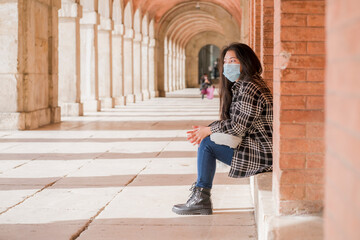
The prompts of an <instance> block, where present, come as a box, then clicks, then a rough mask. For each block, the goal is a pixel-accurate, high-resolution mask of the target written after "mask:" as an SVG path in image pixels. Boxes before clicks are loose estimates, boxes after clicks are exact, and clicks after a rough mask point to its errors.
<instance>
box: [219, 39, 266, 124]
mask: <svg viewBox="0 0 360 240" xmlns="http://www.w3.org/2000/svg"><path fill="white" fill-rule="evenodd" d="M231 50H232V51H234V52H235V54H236V57H237V59H239V61H240V64H241V67H242V70H241V74H240V80H242V81H252V80H253V79H258V78H261V73H262V67H261V63H260V61H259V58H258V57H257V56H256V54H255V53H254V51H253V50H252V49H251V48H250V47H249V46H248V45H246V44H243V43H232V44H230V45H229V46H227V47H225V48H223V50H222V52H221V56H220V63H219V71H220V119H221V120H225V119H229V118H230V113H229V111H230V104H231V101H232V92H231V87H232V86H233V85H234V83H232V82H230V81H229V80H227V78H226V77H225V76H224V74H223V65H224V58H225V55H226V53H227V52H228V51H231Z"/></svg>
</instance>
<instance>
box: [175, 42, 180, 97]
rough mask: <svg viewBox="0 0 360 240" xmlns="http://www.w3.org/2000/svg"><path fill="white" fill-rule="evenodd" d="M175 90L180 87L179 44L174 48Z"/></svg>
mask: <svg viewBox="0 0 360 240" xmlns="http://www.w3.org/2000/svg"><path fill="white" fill-rule="evenodd" d="M176 75H177V77H176V90H179V89H181V87H180V81H181V68H180V46H177V48H176Z"/></svg>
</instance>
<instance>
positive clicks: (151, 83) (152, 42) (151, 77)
mask: <svg viewBox="0 0 360 240" xmlns="http://www.w3.org/2000/svg"><path fill="white" fill-rule="evenodd" d="M155 46H156V42H155V39H154V38H150V41H149V91H150V97H151V98H154V97H157V96H158V95H159V93H158V92H157V90H156V84H157V83H156V78H155V76H156V72H155V69H156V62H155Z"/></svg>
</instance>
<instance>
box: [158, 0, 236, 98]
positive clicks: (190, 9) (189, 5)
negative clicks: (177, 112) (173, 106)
mask: <svg viewBox="0 0 360 240" xmlns="http://www.w3.org/2000/svg"><path fill="white" fill-rule="evenodd" d="M174 1H177V0H174ZM229 2H230V1H229ZM195 4H196V2H193V1H191V2H187V1H186V2H185V1H181V2H179V3H178V4H177V5H176V6H174V7H173V8H171V9H170V10H169V11H168V12H166V13H164V14H163V15H162V18H161V19H160V22H159V23H158V24H157V25H156V26H155V27H156V28H155V36H156V39H157V45H158V47H157V48H156V50H157V56H166V53H167V58H166V57H161V58H158V59H157V66H158V67H157V80H158V82H157V83H158V90H159V94H160V96H163V95H165V92H166V84H169V85H170V86H168V87H171V84H172V83H173V81H174V79H173V76H174V75H173V74H172V73H173V71H175V72H176V74H177V75H176V76H175V77H176V79H179V77H180V79H181V81H182V82H181V83H180V85H181V86H184V82H186V83H188V82H191V81H193V79H194V78H195V79H196V83H197V73H198V69H197V64H195V65H194V62H196V63H197V53H198V51H199V50H200V48H199V49H196V56H193V55H192V54H190V58H191V60H190V61H188V56H187V50H186V49H187V46H188V45H190V44H193V45H194V44H195V45H196V46H197V44H196V43H195V42H194V41H193V39H194V38H196V37H197V36H207V37H210V38H211V39H212V40H214V39H216V40H217V41H218V39H222V40H221V41H222V42H221V44H216V45H217V46H223V45H226V44H227V43H230V42H233V41H239V40H240V30H241V28H240V27H239V25H238V23H237V21H236V20H235V19H234V17H233V16H232V15H231V14H230V12H229V11H228V9H225V8H224V6H223V5H221V4H217V1H206V2H203V1H201V0H200V4H201V8H200V9H196V8H195ZM155 20H156V18H155ZM165 38H167V44H166V46H165V44H164V40H165ZM211 39H210V40H211ZM173 43H176V45H175V46H172V45H173ZM165 48H167V49H165ZM197 48H198V46H197ZM172 49H174V50H175V49H177V50H176V51H175V52H173V51H172ZM179 49H182V50H183V52H185V53H186V54H184V55H183V56H179V53H180V52H181V51H180V50H179ZM193 50H194V49H193ZM181 58H182V59H181ZM174 61H175V65H174V64H173V62H174ZM180 61H182V63H183V66H184V67H183V69H181V68H182V66H181V63H180ZM191 63H192V65H191ZM189 64H190V65H189ZM193 65H194V66H195V69H194V66H193ZM185 66H186V70H185ZM166 67H167V69H166ZM189 69H190V70H189ZM181 74H183V76H181ZM185 77H186V79H185ZM177 84H178V83H177ZM186 86H187V87H190V86H189V85H188V84H186ZM193 87H194V86H193ZM169 90H171V89H169Z"/></svg>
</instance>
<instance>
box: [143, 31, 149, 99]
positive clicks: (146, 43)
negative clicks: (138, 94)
mask: <svg viewBox="0 0 360 240" xmlns="http://www.w3.org/2000/svg"><path fill="white" fill-rule="evenodd" d="M141 51H142V52H141V61H142V63H141V78H142V83H141V87H142V95H143V97H144V99H149V98H150V92H149V36H147V35H143V39H142V42H141Z"/></svg>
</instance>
